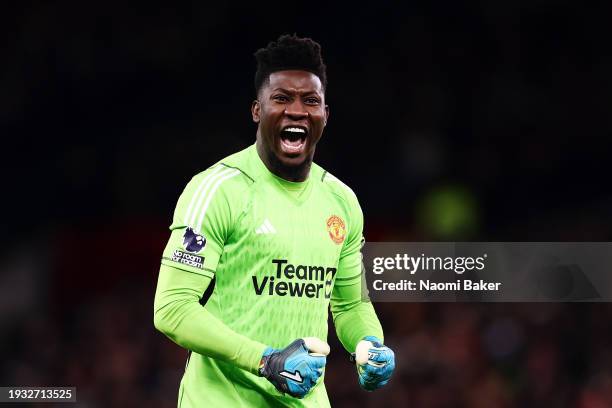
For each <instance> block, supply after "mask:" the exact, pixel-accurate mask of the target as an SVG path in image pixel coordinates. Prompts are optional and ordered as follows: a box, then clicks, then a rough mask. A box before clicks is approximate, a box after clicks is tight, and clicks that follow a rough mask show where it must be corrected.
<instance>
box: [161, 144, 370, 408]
mask: <svg viewBox="0 0 612 408" xmlns="http://www.w3.org/2000/svg"><path fill="white" fill-rule="evenodd" d="M362 230H363V215H362V212H361V208H360V206H359V203H358V201H357V198H356V196H355V194H354V193H353V192H352V190H351V189H350V188H348V187H347V186H346V185H344V184H343V183H342V182H340V181H339V180H338V179H337V178H335V177H334V176H333V175H331V174H330V173H328V172H326V171H325V170H323V169H322V168H321V167H319V166H318V165H316V164H315V163H313V164H312V167H311V170H310V174H309V177H308V179H307V180H306V181H304V182H302V183H291V182H288V181H286V180H282V179H279V178H278V177H276V176H275V175H273V174H272V173H270V171H268V169H267V168H266V167H265V165H264V164H263V162H262V161H261V159H260V158H259V156H258V154H257V151H256V149H255V146H254V145H253V146H250V147H249V148H247V149H245V150H243V151H241V152H238V153H236V154H233V155H231V156H229V157H226V158H225V159H223V160H221V161H220V162H218V163H216V164H215V165H213V166H211V167H210V168H208V169H207V170H205V171H203V172H202V173H200V174H198V175H196V176H195V177H194V178H193V179H192V180H191V181H190V182H189V183H188V184H187V186H186V187H185V189H184V191H183V193H182V194H181V196H180V198H179V200H178V203H177V206H176V210H175V212H174V217H173V221H172V224H171V226H170V231H171V233H170V239H169V241H168V244H167V245H166V248H165V249H164V253H163V256H162V267H161V269H160V275H159V280H158V287H157V292H156V297H155V318H154V319H155V324H156V327H158V328H159V329H160V330H161V331H162V332H163V333H165V334H166V335H167V336H168V337H170V338H171V339H172V340H173V341H174V342H176V343H177V344H179V345H180V346H182V347H185V348H187V349H189V350H192V351H194V353H192V355H191V358H190V360H189V363H188V365H187V367H186V371H185V374H184V376H183V379H182V381H181V389H180V391H179V406H180V407H196V406H291V407H327V406H329V401H328V398H327V393H326V391H325V385H324V382H323V379H321V381H320V382H319V384H317V386H315V387H314V388H313V390H312V391H311V392H310V393H309V394H308V395H307V396H306V397H305V398H304V399H301V400H300V399H295V398H292V397H289V396H286V395H282V394H280V393H279V392H278V391H277V390H276V389H275V388H274V386H272V384H270V383H269V382H268V381H267V380H266V379H264V378H261V377H258V376H256V375H255V372H256V368H257V367H256V366H257V365H258V363H259V359H260V358H261V355H262V352H263V349H264V347H265V346H271V347H274V348H278V349H280V348H284V347H285V346H287V345H288V344H289V343H291V342H292V341H293V340H295V339H297V338H301V337H318V338H320V339H322V340H326V339H327V321H328V315H329V309H330V303H331V308H332V311H333V313H334V321H335V324H336V326H337V332H338V334H339V336H341V341H342V343H343V344H344V345H345V347H347V350H349V351H353V348H354V346H353V344H354V343H355V341H354V339H355V338H356V336H359V335H362V334H363V336H365V335H375V336H377V337H380V338H382V331H381V330H380V324H378V320H377V318H376V314H375V313H374V311H373V308H372V306H371V304H369V303H363V302H362V301H361V297H362V291H361V287H362V280H361V279H362V274H361V267H362V265H361V245H362ZM213 278H214V281H215V286H214V290H213V292H212V295H211V296H210V298H209V299H208V301H207V302H206V305H205V306H204V307H202V306H201V305H200V304H199V299H200V298H201V297H202V294H203V293H204V291H205V290H206V288H207V287H208V285H209V282H211V279H213ZM363 336H362V337H363ZM333 352H334V351H333V350H332V353H333ZM336 352H337V351H336Z"/></svg>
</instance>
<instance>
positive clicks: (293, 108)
mask: <svg viewBox="0 0 612 408" xmlns="http://www.w3.org/2000/svg"><path fill="white" fill-rule="evenodd" d="M285 115H287V116H289V117H291V118H292V119H302V118H305V117H307V116H308V111H307V110H306V107H305V106H304V104H303V103H302V101H300V100H295V101H293V102H292V103H290V104H289V105H288V106H287V107H286V108H285Z"/></svg>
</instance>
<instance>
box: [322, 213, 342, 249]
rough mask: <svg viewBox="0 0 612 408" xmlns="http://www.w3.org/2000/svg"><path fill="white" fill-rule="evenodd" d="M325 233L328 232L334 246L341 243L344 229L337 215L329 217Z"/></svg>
mask: <svg viewBox="0 0 612 408" xmlns="http://www.w3.org/2000/svg"><path fill="white" fill-rule="evenodd" d="M327 232H329V237H330V238H331V239H332V241H334V242H335V243H336V244H341V243H343V242H344V238H345V237H346V227H345V225H344V221H343V220H342V218H340V217H338V216H337V215H332V216H331V217H329V218H328V219H327Z"/></svg>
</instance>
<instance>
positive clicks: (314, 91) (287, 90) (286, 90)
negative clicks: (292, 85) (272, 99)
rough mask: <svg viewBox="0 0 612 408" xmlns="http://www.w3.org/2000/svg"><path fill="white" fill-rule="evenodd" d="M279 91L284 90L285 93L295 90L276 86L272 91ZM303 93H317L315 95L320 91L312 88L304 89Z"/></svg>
mask: <svg viewBox="0 0 612 408" xmlns="http://www.w3.org/2000/svg"><path fill="white" fill-rule="evenodd" d="M277 91H280V92H284V93H287V94H291V93H294V91H291V90H289V89H285V88H281V87H278V88H274V89H273V90H272V92H277ZM302 94H315V95H318V92H317V91H316V90H314V89H313V90H310V91H304V92H302Z"/></svg>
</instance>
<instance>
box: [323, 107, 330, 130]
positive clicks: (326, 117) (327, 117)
mask: <svg viewBox="0 0 612 408" xmlns="http://www.w3.org/2000/svg"><path fill="white" fill-rule="evenodd" d="M328 120H329V105H325V120H324V121H323V126H325V125H327V121H328Z"/></svg>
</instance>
